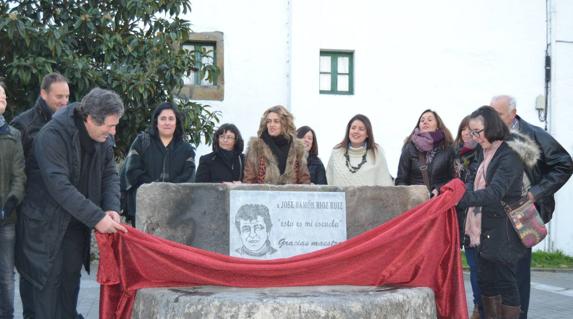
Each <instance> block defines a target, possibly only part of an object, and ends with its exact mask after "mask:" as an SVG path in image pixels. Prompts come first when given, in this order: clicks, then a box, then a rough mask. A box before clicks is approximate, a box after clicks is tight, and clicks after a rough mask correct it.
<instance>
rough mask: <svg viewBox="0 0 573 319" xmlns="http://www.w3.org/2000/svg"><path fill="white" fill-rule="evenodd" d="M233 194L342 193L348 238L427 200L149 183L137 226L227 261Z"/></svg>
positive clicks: (141, 194) (372, 192)
mask: <svg viewBox="0 0 573 319" xmlns="http://www.w3.org/2000/svg"><path fill="white" fill-rule="evenodd" d="M231 190H264V191H277V192H280V191H301V192H303V191H312V192H345V193H346V222H347V235H348V238H352V237H354V236H356V235H358V234H360V233H362V232H364V231H367V230H369V229H372V228H374V227H376V226H378V225H380V224H382V223H384V222H386V221H387V220H389V219H391V218H392V217H394V216H397V215H399V214H400V213H402V212H404V211H406V210H409V209H411V208H413V207H415V206H417V205H418V204H420V203H422V202H423V201H425V200H427V199H428V192H427V191H426V188H425V187H424V186H392V187H381V186H361V187H335V186H318V185H285V186H275V185H247V184H239V185H227V184H199V183H197V184H170V183H151V184H146V185H143V186H141V187H140V189H139V190H138V194H137V207H138V210H137V219H136V226H137V228H138V229H142V230H143V231H145V232H147V233H151V234H155V235H158V236H160V237H163V238H166V239H169V240H173V241H176V242H180V243H184V244H187V245H192V246H194V247H198V248H202V249H206V250H210V251H214V252H218V253H221V254H226V255H228V254H229V192H230V191H231Z"/></svg>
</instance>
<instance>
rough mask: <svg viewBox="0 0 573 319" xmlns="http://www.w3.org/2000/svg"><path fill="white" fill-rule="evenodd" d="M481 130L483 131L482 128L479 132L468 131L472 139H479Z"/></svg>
mask: <svg viewBox="0 0 573 319" xmlns="http://www.w3.org/2000/svg"><path fill="white" fill-rule="evenodd" d="M483 130H484V129H483V128H482V129H481V130H477V131H476V130H470V135H471V136H472V137H479V135H480V133H481V132H483Z"/></svg>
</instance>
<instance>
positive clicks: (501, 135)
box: [458, 106, 539, 319]
mask: <svg viewBox="0 0 573 319" xmlns="http://www.w3.org/2000/svg"><path fill="white" fill-rule="evenodd" d="M469 128H470V134H471V136H472V138H473V139H474V141H476V142H477V143H478V144H479V145H480V146H481V150H480V151H478V153H477V154H476V156H477V163H479V166H478V168H477V171H476V172H472V174H470V177H469V179H468V182H467V184H466V187H467V191H466V193H465V194H464V196H463V197H462V199H461V200H460V202H459V204H458V208H460V209H464V208H468V212H467V221H466V226H465V231H466V234H468V235H469V238H470V245H471V246H472V247H479V248H478V249H479V255H478V258H477V259H478V261H477V263H478V284H479V288H480V291H481V293H482V296H481V302H482V304H483V308H484V312H485V316H486V318H507V319H510V318H519V315H520V300H519V291H518V287H517V282H516V278H515V270H516V269H515V267H516V264H517V261H518V260H519V258H520V257H521V256H522V255H523V254H524V253H525V251H526V248H525V246H524V245H523V244H522V243H521V240H520V238H519V236H518V235H517V233H516V232H515V230H514V229H513V226H512V224H511V222H510V220H509V218H508V216H507V214H506V212H505V210H504V207H503V204H502V202H505V203H515V202H518V201H519V200H520V199H521V196H522V190H523V186H524V185H523V176H524V174H523V172H524V164H525V165H533V164H535V162H536V161H537V158H538V154H537V157H536V156H535V150H536V146H535V144H534V143H528V142H527V140H525V142H524V140H521V139H514V138H512V136H511V135H510V133H509V129H508V128H507V126H506V125H505V124H504V123H503V122H502V120H501V118H500V117H499V115H498V114H497V112H496V111H495V109H493V108H492V107H490V106H482V107H480V108H479V109H477V110H476V111H475V112H473V113H472V114H471V115H470V121H469ZM532 144H533V145H532ZM537 152H539V150H538V149H537Z"/></svg>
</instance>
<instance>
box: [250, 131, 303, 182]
mask: <svg viewBox="0 0 573 319" xmlns="http://www.w3.org/2000/svg"><path fill="white" fill-rule="evenodd" d="M260 158H262V159H263V160H264V162H265V183H268V184H279V185H282V184H296V183H297V174H296V168H295V165H296V162H297V161H298V162H299V168H301V167H303V166H304V167H306V165H307V164H306V156H305V151H304V144H303V143H302V141H301V140H299V139H297V138H293V141H292V143H291V146H290V149H289V152H288V157H287V164H286V168H285V171H284V174H282V175H281V174H280V172H279V169H278V162H277V160H276V158H275V156H274V155H273V152H272V151H271V148H270V147H269V146H268V145H267V144H266V143H265V142H264V141H263V140H262V139H261V138H259V137H253V138H251V140H250V141H249V146H248V149H247V160H248V161H251V162H252V164H253V165H254V167H258V161H259V159H260Z"/></svg>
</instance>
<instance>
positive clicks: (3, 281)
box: [0, 224, 16, 319]
mask: <svg viewBox="0 0 573 319" xmlns="http://www.w3.org/2000/svg"><path fill="white" fill-rule="evenodd" d="M15 242H16V228H15V226H14V224H4V225H0V319H11V318H14V317H13V316H14V243H15Z"/></svg>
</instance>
